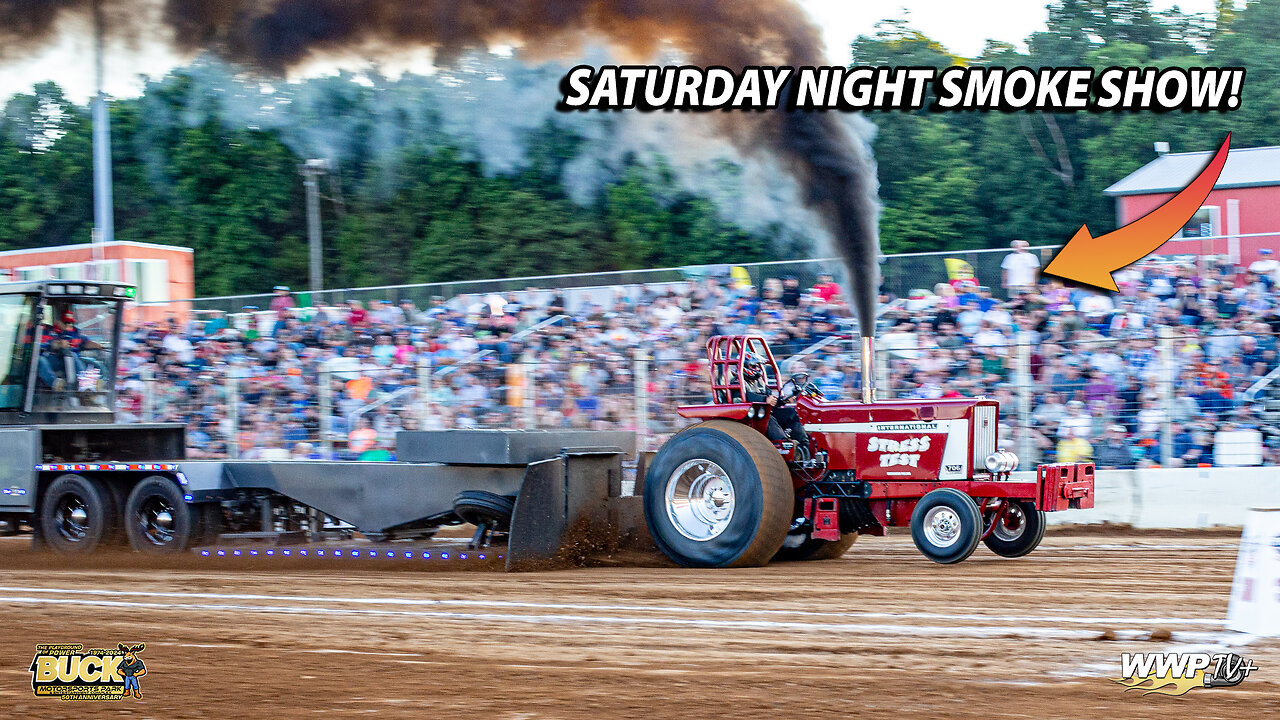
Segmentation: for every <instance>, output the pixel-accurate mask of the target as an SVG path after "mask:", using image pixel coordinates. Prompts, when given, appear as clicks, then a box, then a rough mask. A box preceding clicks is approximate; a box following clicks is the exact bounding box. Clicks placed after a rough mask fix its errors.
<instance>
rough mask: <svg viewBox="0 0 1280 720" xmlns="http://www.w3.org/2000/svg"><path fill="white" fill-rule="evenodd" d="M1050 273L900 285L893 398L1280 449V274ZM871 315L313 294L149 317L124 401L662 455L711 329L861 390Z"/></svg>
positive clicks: (887, 351)
mask: <svg viewBox="0 0 1280 720" xmlns="http://www.w3.org/2000/svg"><path fill="white" fill-rule="evenodd" d="M1024 256H1027V257H1024ZM1008 258H1013V260H1012V261H1010V260H1009V259H1008ZM1038 266H1039V261H1038V258H1037V257H1036V256H1035V255H1034V254H1033V253H1029V252H1027V250H1026V248H1025V244H1023V245H1017V244H1015V249H1014V252H1013V253H1010V254H1009V255H1008V256H1007V257H1006V259H1005V262H1004V263H1003V268H1004V272H1003V274H1002V278H1003V281H1004V283H1003V284H1004V286H1003V287H999V288H996V289H995V290H994V291H993V289H991V288H987V287H982V286H978V285H976V284H974V283H973V282H972V281H965V280H953V281H945V277H946V276H945V274H943V273H939V274H940V275H941V277H939V278H934V279H937V280H938V282H937V283H936V284H935V285H934V286H933V287H932V288H931V289H922V290H918V291H913V292H910V293H906V294H904V295H903V296H902V297H895V296H891V295H888V294H883V293H882V294H881V296H880V301H881V314H880V316H879V318H878V322H877V324H878V334H879V336H880V337H879V340H878V341H877V342H878V348H879V350H880V354H881V357H882V358H883V360H882V361H881V363H880V366H879V367H878V368H876V369H875V371H876V372H877V375H878V376H879V377H878V379H879V382H880V384H881V387H880V390H879V392H880V394H881V396H882V397H883V396H886V395H887V396H890V397H914V398H943V397H958V396H979V395H986V396H991V397H995V398H997V399H999V400H1000V401H1001V402H1002V405H1001V433H1002V437H1003V439H1002V444H1003V445H1005V446H1006V447H1009V448H1011V449H1017V450H1019V451H1021V452H1022V453H1023V454H1026V452H1027V451H1028V450H1029V451H1030V453H1031V454H1032V455H1033V457H1023V465H1024V467H1025V466H1027V465H1029V464H1031V463H1035V462H1047V461H1053V460H1061V461H1067V460H1082V459H1093V460H1095V461H1096V462H1097V463H1098V464H1099V466H1102V467H1135V466H1148V465H1155V464H1161V463H1165V462H1168V463H1170V464H1172V465H1175V466H1184V465H1188V466H1194V465H1199V464H1214V463H1218V464H1221V463H1224V462H1233V461H1234V460H1232V459H1231V458H1236V457H1239V456H1240V453H1243V454H1244V456H1247V455H1248V454H1249V453H1250V452H1253V451H1255V450H1256V449H1257V448H1258V446H1261V452H1262V453H1263V455H1264V459H1265V461H1267V462H1271V463H1274V462H1277V461H1280V450H1278V447H1280V446H1278V444H1277V437H1276V433H1277V432H1280V431H1278V430H1277V424H1278V422H1277V420H1276V419H1275V417H1276V415H1274V414H1272V413H1276V412H1277V411H1280V407H1277V408H1268V407H1267V406H1266V398H1267V395H1266V393H1263V394H1260V395H1258V396H1257V397H1256V398H1255V397H1250V396H1249V395H1248V394H1247V392H1246V391H1247V390H1248V388H1250V387H1251V386H1252V385H1253V384H1254V383H1255V382H1257V381H1258V380H1259V379H1260V378H1262V377H1263V376H1265V375H1266V374H1267V373H1269V372H1271V371H1272V370H1274V369H1275V368H1276V366H1277V333H1278V332H1280V310H1278V308H1277V297H1278V292H1277V287H1276V283H1277V281H1278V280H1280V277H1277V274H1278V273H1277V272H1276V271H1274V270H1272V269H1271V268H1270V267H1269V266H1265V265H1262V266H1259V265H1255V266H1254V267H1253V268H1252V269H1253V270H1256V271H1250V269H1248V268H1239V267H1234V266H1231V265H1229V264H1226V263H1220V262H1217V261H1214V260H1212V259H1210V260H1208V261H1206V262H1200V263H1195V262H1173V261H1146V262H1143V263H1139V264H1138V265H1135V266H1132V267H1130V268H1128V269H1126V270H1125V271H1123V272H1121V273H1118V274H1117V276H1116V279H1117V282H1118V284H1119V286H1120V292H1119V293H1117V294H1114V295H1112V294H1103V293H1098V292H1091V291H1088V290H1083V289H1073V288H1069V287H1065V286H1063V285H1062V284H1061V283H1060V282H1058V281H1056V280H1053V279H1047V278H1046V279H1042V278H1040V276H1039V274H1038V271H1037V268H1038ZM856 327H857V325H856V323H854V322H853V321H852V318H851V317H850V311H849V307H848V305H847V303H846V302H845V297H844V295H843V293H842V290H841V288H840V286H839V285H838V284H836V283H835V282H833V280H832V277H831V276H830V275H822V276H820V277H818V279H817V282H815V283H805V284H803V285H802V284H801V283H800V282H799V280H797V278H795V277H780V278H768V279H766V280H764V281H762V282H760V283H759V284H758V285H756V284H751V283H744V282H741V281H740V280H738V279H736V278H735V277H733V276H731V275H728V274H726V275H725V276H723V277H716V276H710V277H700V278H695V279H690V280H688V281H684V282H677V283H665V284H657V285H631V286H620V287H616V288H610V289H607V290H600V289H596V290H594V291H591V292H586V291H561V290H548V289H532V288H531V289H527V290H524V291H519V292H509V293H503V294H501V295H497V294H494V295H485V294H480V295H466V296H458V297H453V298H447V299H446V298H444V297H430V298H425V302H423V303H422V305H421V306H420V305H419V304H418V303H416V302H414V301H412V300H411V299H408V298H405V299H400V300H399V302H394V301H391V302H385V301H378V300H370V301H368V302H367V303H362V302H359V301H354V300H353V301H350V302H347V303H345V304H344V305H342V306H337V307H329V306H321V307H297V306H296V304H295V302H294V298H293V295H292V294H291V293H290V292H289V290H288V288H278V289H277V293H276V297H275V298H274V300H273V301H272V302H271V304H270V306H269V307H268V308H262V309H259V308H245V309H244V310H243V311H242V312H240V313H235V314H232V315H230V316H228V315H224V314H221V313H210V314H199V315H191V316H190V319H189V320H183V321H180V320H179V319H178V318H170V319H168V320H167V321H166V322H158V323H146V324H140V325H135V326H130V327H128V328H127V332H126V336H125V338H124V340H123V344H124V347H123V348H122V357H121V365H120V378H119V398H120V407H121V409H122V410H123V411H124V412H125V413H126V414H127V416H130V417H132V418H134V419H138V420H143V419H146V420H158V421H177V422H183V423H186V424H187V425H188V428H189V429H188V443H189V446H190V454H191V455H192V456H196V457H202V456H203V457H219V456H225V455H228V454H231V453H234V454H237V455H238V456H240V457H263V458H283V457H322V456H326V454H327V453H329V452H332V453H333V454H334V455H336V456H338V457H365V458H374V457H387V456H389V455H390V454H391V453H393V452H394V437H395V433H396V431H398V430H400V429H415V428H422V429H442V428H452V427H464V428H465V427H501V428H528V427H534V426H536V427H540V428H553V427H575V428H601V429H627V430H640V431H642V432H644V433H645V435H646V437H648V438H650V444H651V445H652V444H655V443H656V442H657V439H658V438H660V437H662V436H663V435H664V434H667V433H670V432H672V431H674V430H676V429H678V427H679V426H680V424H681V422H682V421H681V420H680V418H679V417H678V416H677V415H676V413H675V406H677V405H680V404H685V403H696V402H705V401H707V399H708V397H709V395H708V387H707V379H706V369H705V359H704V352H705V351H704V345H705V342H706V339H707V338H708V337H709V336H711V335H714V334H739V333H753V334H760V335H763V336H765V337H766V338H767V339H768V340H769V342H770V344H771V347H772V349H773V352H774V354H775V355H776V356H777V357H778V358H779V359H780V360H784V359H789V360H788V362H787V363H785V367H786V369H787V372H794V371H797V370H800V369H805V370H807V371H809V372H810V373H811V374H812V377H813V381H814V382H815V383H816V384H817V385H818V387H819V388H820V389H821V390H822V391H823V392H824V393H825V394H826V395H827V396H829V397H833V398H854V397H857V388H858V387H859V383H860V373H861V371H862V369H861V368H860V367H858V361H857V354H856V353H854V352H851V349H852V348H853V347H854V345H852V344H850V343H847V342H831V343H829V344H827V345H825V346H824V347H821V348H820V349H817V350H812V351H810V352H804V351H806V350H811V349H812V348H813V347H814V346H815V345H816V344H819V343H820V341H822V340H824V339H825V338H829V337H831V336H833V335H835V336H840V335H844V336H847V335H848V333H850V332H852V331H854V330H853V329H854V328H856ZM801 353H803V354H801ZM792 356H795V357H794V358H793V357H792ZM1277 385H1280V383H1277ZM641 397H642V398H643V401H644V402H643V405H641V407H646V406H647V413H645V414H644V416H643V417H639V416H638V413H637V399H638V398H641ZM1278 397H1280V396H1278ZM326 416H327V419H326ZM325 427H327V430H328V435H327V437H322V432H321V431H322V428H325ZM1166 444H1167V445H1168V446H1169V447H1168V448H1167V449H1166ZM330 447H332V450H331V451H330V450H327V448H330Z"/></svg>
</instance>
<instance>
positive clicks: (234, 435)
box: [227, 373, 240, 460]
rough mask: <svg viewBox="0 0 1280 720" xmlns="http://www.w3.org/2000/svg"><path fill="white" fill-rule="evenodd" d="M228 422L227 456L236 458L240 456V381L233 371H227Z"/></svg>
mask: <svg viewBox="0 0 1280 720" xmlns="http://www.w3.org/2000/svg"><path fill="white" fill-rule="evenodd" d="M227 423H228V424H229V425H230V426H231V433H230V434H231V437H230V438H228V440H227V457H229V458H231V459H232V460H234V459H236V458H238V457H240V381H239V379H238V378H236V377H235V375H233V374H231V373H227Z"/></svg>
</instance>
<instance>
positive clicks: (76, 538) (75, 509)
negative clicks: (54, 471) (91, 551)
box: [54, 493, 90, 542]
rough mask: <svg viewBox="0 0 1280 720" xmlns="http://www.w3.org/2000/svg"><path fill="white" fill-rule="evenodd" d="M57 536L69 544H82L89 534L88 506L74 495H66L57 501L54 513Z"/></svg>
mask: <svg viewBox="0 0 1280 720" xmlns="http://www.w3.org/2000/svg"><path fill="white" fill-rule="evenodd" d="M54 518H55V519H56V520H57V528H58V534H59V535H60V536H62V538H63V539H64V540H67V541H70V542H82V541H84V539H85V537H86V536H87V535H88V534H89V527H90V525H89V505H88V504H87V503H85V501H84V498H82V497H80V496H79V495H77V494H75V493H67V494H66V495H63V496H62V497H61V498H59V499H58V505H57V509H56V510H55V511H54Z"/></svg>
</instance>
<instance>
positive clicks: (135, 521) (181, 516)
mask: <svg viewBox="0 0 1280 720" xmlns="http://www.w3.org/2000/svg"><path fill="white" fill-rule="evenodd" d="M124 517H125V522H124V532H125V535H126V536H128V538H129V545H130V546H132V547H133V549H134V550H137V551H138V552H140V553H146V554H147V555H173V554H175V553H180V552H182V551H183V550H186V549H187V546H188V545H190V543H191V540H192V538H193V537H194V536H196V535H198V534H199V533H198V528H196V527H195V526H196V517H194V516H193V515H192V512H191V508H190V506H189V505H187V501H186V499H185V498H184V497H183V495H182V490H181V489H180V488H179V487H178V486H177V484H176V483H174V482H173V481H172V480H170V479H169V478H167V477H163V476H160V475H151V476H148V477H145V478H143V479H142V480H140V481H138V484H137V485H134V486H133V490H132V491H131V492H130V493H129V499H128V500H126V501H125V504H124Z"/></svg>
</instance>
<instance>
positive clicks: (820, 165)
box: [0, 0, 879, 335]
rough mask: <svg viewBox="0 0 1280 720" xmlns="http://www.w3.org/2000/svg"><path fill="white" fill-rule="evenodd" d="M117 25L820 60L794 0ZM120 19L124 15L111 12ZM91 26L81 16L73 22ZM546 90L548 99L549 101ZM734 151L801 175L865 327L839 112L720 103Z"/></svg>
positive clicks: (186, 13) (480, 7)
mask: <svg viewBox="0 0 1280 720" xmlns="http://www.w3.org/2000/svg"><path fill="white" fill-rule="evenodd" d="M99 2H101V3H102V7H103V9H104V12H105V14H106V17H107V18H108V24H109V25H112V27H113V29H114V31H116V32H121V33H125V34H128V35H129V36H130V37H143V36H146V35H147V34H149V33H148V32H147V30H148V29H147V28H139V27H128V26H129V24H130V23H135V24H136V23H139V22H144V21H143V20H141V18H149V17H155V13H154V10H156V9H157V8H159V9H160V10H161V16H162V17H163V19H164V22H165V23H166V24H167V25H168V31H169V33H170V34H171V35H172V42H173V44H174V45H175V47H176V48H177V49H178V50H179V51H182V52H186V53H195V52H213V53H215V54H217V55H219V56H221V57H223V58H225V59H227V60H229V61H232V62H234V63H237V64H240V65H243V66H248V67H252V68H257V69H258V70H260V71H261V72H264V73H268V74H282V73H284V72H286V71H288V70H290V69H291V68H294V67H296V66H298V65H299V64H300V63H303V62H305V61H307V60H309V59H312V58H316V57H323V56H325V55H326V54H333V53H352V52H355V53H363V54H365V55H367V56H371V57H377V56H380V55H386V54H389V53H391V52H394V51H396V50H398V49H404V48H407V47H424V46H425V47H430V48H432V49H433V50H434V51H435V54H436V57H437V60H438V61H439V62H442V63H447V62H448V61H449V60H450V59H452V58H455V57H457V56H458V55H459V54H461V53H462V52H464V51H466V50H470V49H483V48H487V47H490V46H492V45H494V44H515V45H519V46H520V47H521V48H522V52H526V53H530V54H548V55H552V54H554V55H563V54H564V53H565V52H567V51H571V50H572V49H574V48H575V47H576V46H578V45H580V44H582V43H583V42H584V41H591V40H598V39H600V38H603V39H605V40H607V41H608V43H609V44H610V45H611V46H612V47H614V48H615V49H616V50H618V51H619V52H620V53H621V54H624V55H630V56H633V57H635V58H637V59H642V58H650V57H653V56H654V55H655V54H657V53H658V52H659V51H661V50H663V49H664V48H666V47H667V46H668V44H669V45H670V46H673V47H674V48H676V49H677V50H678V51H680V52H681V53H682V54H683V55H684V56H685V57H686V58H687V59H688V61H689V62H691V63H693V64H697V65H704V66H705V65H725V66H728V67H742V66H746V65H791V66H801V65H820V64H824V62H823V58H822V43H821V40H820V35H819V32H818V29H817V28H816V27H815V26H814V25H813V24H812V22H810V20H809V19H808V17H807V16H806V15H805V13H804V11H803V10H801V9H800V8H799V7H798V6H797V5H796V3H795V2H794V0H99ZM93 4H94V2H93V0H0V47H4V48H7V50H6V51H4V52H5V53H6V54H7V55H9V56H12V54H13V52H14V49H15V48H18V49H27V48H31V47H34V46H36V45H39V44H41V43H43V42H45V41H47V40H49V39H50V38H51V37H52V36H53V35H54V34H55V33H56V31H57V29H58V23H59V21H60V20H61V19H62V18H64V17H68V16H77V15H78V16H81V18H82V19H83V18H85V17H87V14H88V13H89V12H90V11H91V10H92V8H93ZM122 25H123V26H124V27H121V26H122ZM80 27H87V25H83V24H82V25H80ZM551 101H552V100H551V99H548V102H551ZM717 117H719V118H721V119H722V124H723V127H724V130H725V132H726V133H728V135H729V136H730V137H731V138H732V139H733V140H734V142H735V143H736V144H737V145H738V146H739V147H740V148H742V149H743V150H744V151H747V152H750V151H753V150H756V149H761V150H764V151H767V152H771V153H772V154H773V155H774V156H776V157H778V158H781V159H782V160H784V161H785V163H786V164H787V165H788V167H789V169H790V170H791V172H792V173H794V174H795V176H796V177H797V179H799V180H800V182H801V183H802V184H803V185H804V188H805V192H806V195H807V197H806V202H807V203H809V204H810V205H811V206H812V207H813V208H814V209H816V210H817V211H819V213H820V214H821V216H822V217H823V218H825V220H826V222H827V223H828V225H829V226H830V228H829V229H830V230H831V233H832V235H833V237H834V238H835V242H836V246H837V248H836V249H837V250H838V251H839V252H840V253H841V255H842V256H843V258H844V261H845V263H846V265H847V267H848V270H849V277H850V284H851V285H852V287H851V290H852V298H853V304H854V307H855V309H856V310H857V313H858V318H859V324H860V326H861V330H862V333H863V335H871V334H872V330H873V327H874V319H875V318H874V308H875V297H876V290H877V285H878V280H879V273H878V265H877V257H878V254H879V235H878V231H877V214H878V204H877V201H876V180H875V166H874V163H873V162H872V160H871V158H870V157H869V152H868V151H867V150H866V149H865V148H864V147H863V146H862V144H861V141H860V140H859V139H858V138H856V137H854V135H853V134H852V133H851V132H849V130H848V128H847V126H846V125H845V123H844V122H842V120H841V119H840V117H839V116H838V115H835V114H822V113H815V114H807V113H786V112H774V113H738V114H731V113H725V114H723V115H717Z"/></svg>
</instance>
